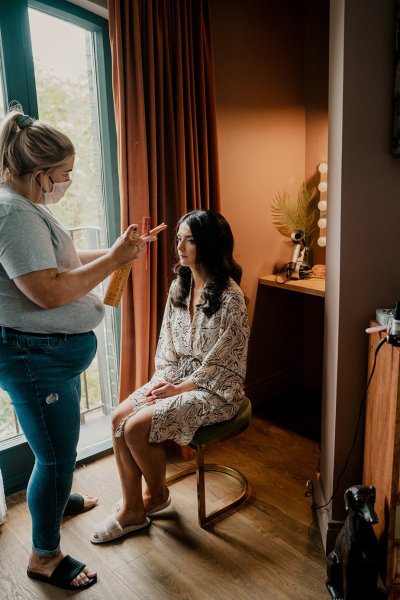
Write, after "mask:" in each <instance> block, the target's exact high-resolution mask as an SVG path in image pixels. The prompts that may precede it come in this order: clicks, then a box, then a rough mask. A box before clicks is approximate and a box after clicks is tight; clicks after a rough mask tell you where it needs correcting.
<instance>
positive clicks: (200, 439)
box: [190, 396, 251, 446]
mask: <svg viewBox="0 0 400 600" xmlns="http://www.w3.org/2000/svg"><path fill="white" fill-rule="evenodd" d="M250 418H251V403H250V400H249V399H248V398H247V397H246V396H244V397H243V398H242V401H241V404H240V407H239V410H238V412H237V413H236V415H235V416H234V417H233V418H232V419H229V421H222V422H221V423H214V424H213V425H204V426H203V427H200V428H199V429H198V430H197V431H196V433H195V434H194V437H193V439H192V441H191V442H190V445H193V446H200V445H205V446H206V445H208V444H216V443H218V442H222V441H223V440H227V439H228V438H230V437H233V436H235V435H237V434H238V433H240V432H241V431H244V430H245V429H246V427H247V426H248V424H249V422H250Z"/></svg>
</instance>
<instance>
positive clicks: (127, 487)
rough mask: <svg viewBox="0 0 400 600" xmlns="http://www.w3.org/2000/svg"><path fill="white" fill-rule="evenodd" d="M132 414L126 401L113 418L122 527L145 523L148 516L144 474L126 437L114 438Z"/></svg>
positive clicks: (130, 405)
mask: <svg viewBox="0 0 400 600" xmlns="http://www.w3.org/2000/svg"><path fill="white" fill-rule="evenodd" d="M131 412H132V402H131V401H130V400H124V402H122V403H121V404H120V405H119V407H118V408H117V410H116V411H115V412H114V413H113V416H112V427H113V436H112V440H113V448H114V456H115V460H116V463H117V468H118V473H119V478H120V481H121V488H122V507H121V509H120V510H119V512H118V522H119V523H120V525H121V526H122V527H125V526H126V525H136V524H137V525H138V524H140V523H143V521H144V520H145V516H146V511H145V508H144V504H143V498H142V472H141V471H140V469H139V467H138V466H137V464H136V462H135V460H134V459H133V457H132V454H131V452H130V450H129V448H128V446H127V444H126V439H125V437H124V436H121V437H115V436H114V431H115V430H116V428H117V427H118V426H119V424H120V422H121V420H122V419H123V418H124V417H126V416H128V415H129V414H130V413H131Z"/></svg>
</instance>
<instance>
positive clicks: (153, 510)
mask: <svg viewBox="0 0 400 600" xmlns="http://www.w3.org/2000/svg"><path fill="white" fill-rule="evenodd" d="M170 504H171V496H170V495H169V490H168V497H167V499H166V500H164V502H162V503H161V504H157V505H156V506H153V508H151V509H150V510H148V511H147V515H148V516H151V515H155V514H157V513H159V512H161V511H162V510H164V509H165V508H168V506H169V505H170ZM121 506H122V498H121V499H120V500H117V502H115V503H114V504H113V505H112V511H113V513H117V512H118V511H119V509H120V508H121Z"/></svg>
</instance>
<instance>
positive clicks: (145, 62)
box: [108, 0, 219, 400]
mask: <svg viewBox="0 0 400 600" xmlns="http://www.w3.org/2000/svg"><path fill="white" fill-rule="evenodd" d="M108 6H109V28H110V41H111V52H112V74H113V94H114V103H115V117H116V128H117V141H118V169H119V183H120V198H121V229H122V230H124V229H125V228H126V227H127V226H128V225H129V224H130V223H138V224H139V226H140V224H141V220H142V217H143V216H147V215H150V216H151V219H152V226H155V225H157V224H158V223H160V222H162V221H164V222H166V223H167V224H168V229H167V230H166V232H163V233H161V234H160V236H159V239H158V241H157V243H155V244H151V247H150V253H149V261H148V268H147V269H146V261H145V260H143V259H142V260H139V261H136V262H135V263H134V266H133V269H132V278H131V279H130V281H129V282H128V285H127V288H126V290H125V292H124V295H123V299H122V311H121V315H122V324H121V369H120V400H123V399H124V398H126V396H127V395H128V394H129V393H131V392H132V391H133V390H134V389H136V388H138V387H139V386H141V385H142V384H143V383H145V382H146V381H148V379H149V377H150V376H151V375H152V373H153V370H154V362H153V361H154V353H155V349H156V342H157V335H158V331H159V328H160V325H161V319H162V314H163V310H164V305H165V301H166V298H167V291H168V287H169V283H170V280H171V275H172V260H173V252H172V248H173V243H174V227H175V224H176V222H177V220H178V218H179V217H180V216H181V215H182V214H183V213H185V212H187V211H189V210H193V209H198V208H212V209H215V210H219V174H218V148H217V130H216V109H215V89H214V68H213V56H212V45H211V26H210V15H209V5H208V0H190V1H187V0H109V2H108Z"/></svg>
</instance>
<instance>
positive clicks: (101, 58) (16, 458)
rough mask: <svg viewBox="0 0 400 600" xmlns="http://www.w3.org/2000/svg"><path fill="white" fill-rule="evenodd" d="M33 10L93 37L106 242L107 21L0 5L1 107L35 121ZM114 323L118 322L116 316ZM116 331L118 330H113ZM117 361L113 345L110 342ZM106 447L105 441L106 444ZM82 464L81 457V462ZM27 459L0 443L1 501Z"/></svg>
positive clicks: (54, 5)
mask: <svg viewBox="0 0 400 600" xmlns="http://www.w3.org/2000/svg"><path fill="white" fill-rule="evenodd" d="M29 8H32V9H36V10H40V11H43V12H46V13H47V14H49V15H51V16H54V17H58V18H60V19H64V20H66V21H68V22H70V23H73V24H75V25H79V26H81V27H84V28H85V29H87V30H89V31H90V32H91V33H92V35H93V43H94V57H95V64H94V67H95V72H96V80H97V93H98V114H99V120H100V145H101V152H102V162H103V174H102V186H103V194H104V198H105V207H104V210H105V218H106V227H107V242H108V244H109V245H111V244H112V243H113V242H114V241H115V239H116V238H117V237H118V236H119V233H120V225H119V224H120V204H119V184H118V164H117V137H116V129H115V116H114V103H113V94H112V70H111V48H110V42H109V34H108V21H107V19H105V18H103V17H101V16H99V15H97V14H95V13H92V12H90V11H88V10H86V9H84V8H81V7H80V6H77V5H75V4H72V3H70V2H68V1H66V0H13V2H9V0H0V44H1V53H0V56H1V60H2V64H1V65H0V66H1V68H0V76H1V77H2V83H3V92H4V101H5V107H7V106H9V103H10V102H11V101H13V100H16V101H18V102H19V103H20V104H21V105H22V106H23V109H24V111H25V112H26V113H27V114H29V115H31V116H32V117H35V118H38V117H39V114H38V102H37V96H36V82H35V70H34V61H33V52H32V42H31V35H30V28H29V15H28V9H29ZM116 318H117V320H118V318H119V314H118V313H117V315H116ZM116 331H118V327H116ZM116 344H117V348H116V352H117V356H118V355H119V349H118V345H119V339H118V335H117V336H116ZM110 447H111V440H110ZM85 460H86V462H87V457H86V459H85ZM33 462H34V459H33V454H32V452H31V450H30V448H29V446H28V444H27V442H20V443H17V444H15V445H11V444H8V443H7V442H6V443H5V444H1V443H0V469H1V471H2V475H3V481H4V488H5V493H6V495H8V494H11V493H14V492H16V491H18V490H21V489H23V488H25V487H26V485H27V482H28V479H29V477H30V473H31V471H32V467H33Z"/></svg>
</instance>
